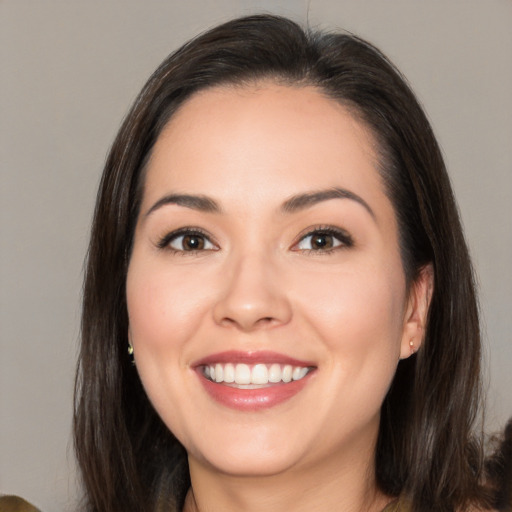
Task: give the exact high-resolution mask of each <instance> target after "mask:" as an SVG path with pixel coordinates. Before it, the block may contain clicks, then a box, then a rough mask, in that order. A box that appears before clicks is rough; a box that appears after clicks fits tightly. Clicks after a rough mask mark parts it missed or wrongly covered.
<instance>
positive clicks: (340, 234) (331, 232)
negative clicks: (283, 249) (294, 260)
mask: <svg viewBox="0 0 512 512" xmlns="http://www.w3.org/2000/svg"><path fill="white" fill-rule="evenodd" d="M315 235H316V236H318V235H324V236H331V237H333V238H334V239H335V240H337V241H338V242H339V245H335V246H333V247H330V248H327V249H298V248H297V249H294V248H295V247H298V245H299V244H300V243H301V242H303V241H304V240H306V239H307V238H308V237H313V236H315ZM353 245H354V240H353V239H352V237H351V236H350V235H349V234H348V233H347V232H346V231H345V230H343V229H340V228H337V227H334V226H316V227H314V228H308V230H307V232H306V233H305V234H303V235H301V236H300V238H299V240H298V241H297V242H295V243H294V244H293V246H292V250H296V251H301V252H305V253H307V254H315V255H328V254H332V253H333V252H335V251H338V250H342V249H347V248H350V247H353Z"/></svg>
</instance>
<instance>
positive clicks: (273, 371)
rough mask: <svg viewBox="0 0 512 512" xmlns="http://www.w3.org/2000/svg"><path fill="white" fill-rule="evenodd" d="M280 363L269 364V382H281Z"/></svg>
mask: <svg viewBox="0 0 512 512" xmlns="http://www.w3.org/2000/svg"><path fill="white" fill-rule="evenodd" d="M281 376H282V372H281V365H279V364H275V363H274V364H273V365H271V366H270V370H269V372H268V381H269V382H281Z"/></svg>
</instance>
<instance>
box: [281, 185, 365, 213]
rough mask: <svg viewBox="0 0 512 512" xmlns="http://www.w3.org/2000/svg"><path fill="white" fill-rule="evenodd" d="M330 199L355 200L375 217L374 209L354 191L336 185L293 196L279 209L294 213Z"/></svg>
mask: <svg viewBox="0 0 512 512" xmlns="http://www.w3.org/2000/svg"><path fill="white" fill-rule="evenodd" d="M330 199H350V200H352V201H356V202H357V203H359V204H360V205H362V206H363V207H364V208H365V209H366V210H367V211H368V213H369V214H370V215H371V216H372V217H373V219H375V213H374V211H373V210H372V209H371V207H370V205H369V204H368V203H367V202H366V201H365V200H364V199H363V198H362V197H360V196H358V195H357V194H354V192H351V191H350V190H346V189H344V188H338V187H333V188H329V189H326V190H318V191H315V192H307V193H305V194H298V195H296V196H293V197H291V198H290V199H288V200H286V201H285V202H284V203H283V205H282V207H281V210H282V211H283V212H284V213H295V212H298V211H301V210H304V209H306V208H310V207H311V206H314V205H315V204H318V203H321V202H323V201H329V200H330Z"/></svg>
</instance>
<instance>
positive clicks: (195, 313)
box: [126, 261, 207, 351]
mask: <svg viewBox="0 0 512 512" xmlns="http://www.w3.org/2000/svg"><path fill="white" fill-rule="evenodd" d="M199 279H200V276H196V275H194V274H190V273H188V274H185V273H183V272H181V273H180V272H174V271H173V272H170V271H169V269H168V268H159V265H158V264H157V265H154V267H153V268H151V267H149V266H148V265H144V266H143V265H138V264H137V261H133V262H132V263H130V268H129V271H128V277H127V284H126V288H127V289H126V294H127V306H128V316H129V323H130V333H131V336H132V341H133V343H134V348H135V349H138V350H139V351H141V350H145V349H146V348H147V349H150V348H151V349H152V350H160V349H161V350H163V351H168V350H169V349H170V348H172V349H177V348H178V347H180V345H181V344H182V343H183V342H184V341H185V340H187V339H188V338H190V337H191V335H192V334H193V332H194V330H195V329H196V328H197V325H198V318H199V317H200V316H201V314H202V311H203V309H204V308H203V307H202V305H203V303H204V302H205V300H206V299H207V297H206V296H205V294H204V293H201V291H202V290H203V291H204V287H203V286H200V283H199V282H196V281H198V280H199Z"/></svg>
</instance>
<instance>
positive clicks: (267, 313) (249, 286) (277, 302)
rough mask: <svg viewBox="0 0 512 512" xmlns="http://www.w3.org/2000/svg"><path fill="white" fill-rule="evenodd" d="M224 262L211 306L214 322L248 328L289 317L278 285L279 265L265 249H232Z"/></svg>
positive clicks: (274, 323)
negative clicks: (220, 285)
mask: <svg viewBox="0 0 512 512" xmlns="http://www.w3.org/2000/svg"><path fill="white" fill-rule="evenodd" d="M226 264H227V267H228V268H227V272H226V273H225V281H224V283H223V289H222V293H221V294H220V297H219V300H218V301H217V303H216V305H215V308H214V317H215V321H216V322H217V323H219V324H223V325H234V326H237V327H238V328H239V329H242V330H244V331H248V330H253V329H256V328H263V327H269V326H275V325H279V324H283V323H286V322H288V321H289V320H290V317H291V308H290V304H289V303H288V300H287V297H286V290H285V289H284V288H283V287H281V286H279V275H280V272H279V268H278V265H277V263H276V261H275V260H274V259H273V258H272V257H271V255H270V254H269V253H268V252H267V251H264V250H261V249H254V248H253V249H252V250H250V249H247V250H245V251H243V252H242V251H240V252H238V253H236V252H234V253H233V254H231V255H230V258H228V261H227V262H226Z"/></svg>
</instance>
